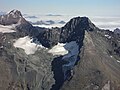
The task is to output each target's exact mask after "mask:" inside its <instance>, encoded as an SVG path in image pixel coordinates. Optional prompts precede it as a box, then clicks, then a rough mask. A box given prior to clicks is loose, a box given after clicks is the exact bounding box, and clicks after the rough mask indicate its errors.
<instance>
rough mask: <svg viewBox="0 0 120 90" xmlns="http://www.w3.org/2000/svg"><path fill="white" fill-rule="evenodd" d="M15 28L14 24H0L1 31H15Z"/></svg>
mask: <svg viewBox="0 0 120 90" xmlns="http://www.w3.org/2000/svg"><path fill="white" fill-rule="evenodd" d="M13 29H14V26H13V25H9V26H4V25H0V32H1V33H13V32H16V31H15V30H13Z"/></svg>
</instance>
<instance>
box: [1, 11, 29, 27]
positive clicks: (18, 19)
mask: <svg viewBox="0 0 120 90" xmlns="http://www.w3.org/2000/svg"><path fill="white" fill-rule="evenodd" d="M23 23H28V22H27V21H26V20H25V19H24V18H23V16H22V14H21V12H20V11H18V10H12V11H10V12H9V13H7V14H6V15H1V16H0V24H1V25H12V24H23Z"/></svg>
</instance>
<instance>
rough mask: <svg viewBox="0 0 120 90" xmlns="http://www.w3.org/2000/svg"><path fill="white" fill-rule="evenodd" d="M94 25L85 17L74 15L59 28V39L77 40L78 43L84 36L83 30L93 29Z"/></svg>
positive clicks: (62, 40) (65, 40)
mask: <svg viewBox="0 0 120 90" xmlns="http://www.w3.org/2000/svg"><path fill="white" fill-rule="evenodd" d="M95 28H96V27H95V25H94V24H93V23H92V22H91V21H90V20H89V18H87V17H75V18H73V19H71V20H70V21H69V22H68V23H67V24H66V25H65V26H64V27H62V30H61V36H60V41H61V42H70V41H77V42H78V43H80V41H81V39H82V38H83V37H84V32H85V30H87V31H93V30H94V29H95Z"/></svg>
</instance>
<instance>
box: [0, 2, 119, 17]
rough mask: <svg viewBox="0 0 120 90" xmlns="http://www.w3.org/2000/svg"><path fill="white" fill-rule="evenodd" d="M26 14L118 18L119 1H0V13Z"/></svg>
mask: <svg viewBox="0 0 120 90" xmlns="http://www.w3.org/2000/svg"><path fill="white" fill-rule="evenodd" d="M12 9H18V10H20V11H22V13H28V14H67V15H84V16H120V0H0V11H6V12H7V11H10V10H12Z"/></svg>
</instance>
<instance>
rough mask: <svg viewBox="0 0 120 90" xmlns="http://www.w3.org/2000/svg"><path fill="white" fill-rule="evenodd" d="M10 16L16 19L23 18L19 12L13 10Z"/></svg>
mask: <svg viewBox="0 0 120 90" xmlns="http://www.w3.org/2000/svg"><path fill="white" fill-rule="evenodd" d="M8 15H12V16H13V17H14V18H17V17H22V14H21V12H20V11H18V10H12V11H10V12H9V13H8Z"/></svg>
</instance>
